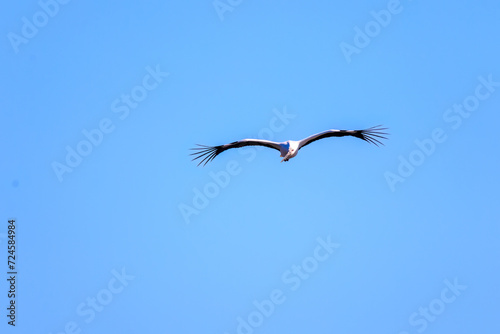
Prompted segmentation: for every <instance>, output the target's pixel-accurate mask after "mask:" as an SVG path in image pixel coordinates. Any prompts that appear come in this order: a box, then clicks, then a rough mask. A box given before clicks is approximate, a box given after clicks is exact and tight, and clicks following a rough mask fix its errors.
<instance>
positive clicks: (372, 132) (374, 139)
mask: <svg viewBox="0 0 500 334" xmlns="http://www.w3.org/2000/svg"><path fill="white" fill-rule="evenodd" d="M384 130H387V128H382V127H381V126H380V125H377V126H373V127H371V128H368V129H365V130H334V129H332V130H327V131H324V132H321V133H317V134H315V135H312V136H309V137H307V138H304V139H302V140H301V141H300V142H299V150H300V149H301V148H302V147H304V146H306V145H309V144H310V143H312V142H314V141H316V140H320V139H323V138H328V137H344V136H353V137H356V138H359V139H363V140H364V141H367V142H369V143H372V144H375V145H376V146H379V145H384V144H383V143H382V142H381V141H380V140H381V139H387V138H386V137H384V136H385V135H387V133H385V132H384Z"/></svg>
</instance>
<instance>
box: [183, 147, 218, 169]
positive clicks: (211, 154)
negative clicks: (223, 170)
mask: <svg viewBox="0 0 500 334" xmlns="http://www.w3.org/2000/svg"><path fill="white" fill-rule="evenodd" d="M196 145H198V146H199V147H194V148H190V150H197V151H196V152H193V153H190V154H189V155H194V156H195V157H194V158H193V159H191V161H194V160H197V159H201V160H200V162H199V163H198V165H197V166H200V165H201V164H203V166H205V165H206V164H207V163H209V162H210V161H212V160H213V159H214V158H215V157H216V156H217V155H218V154H219V153H221V152H222V150H221V146H206V145H200V144H196Z"/></svg>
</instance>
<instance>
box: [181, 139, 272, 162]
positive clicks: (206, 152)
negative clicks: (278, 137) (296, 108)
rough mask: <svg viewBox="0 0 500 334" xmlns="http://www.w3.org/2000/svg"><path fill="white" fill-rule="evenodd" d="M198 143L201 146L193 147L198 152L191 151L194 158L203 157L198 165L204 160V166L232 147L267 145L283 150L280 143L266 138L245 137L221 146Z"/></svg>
mask: <svg viewBox="0 0 500 334" xmlns="http://www.w3.org/2000/svg"><path fill="white" fill-rule="evenodd" d="M197 145H198V146H199V147H195V148H192V150H197V152H194V153H191V155H194V156H195V157H194V158H193V160H196V159H200V158H203V159H202V160H201V161H200V163H198V166H199V165H201V164H202V163H203V162H205V163H204V164H203V166H205V165H206V164H207V163H208V162H210V161H212V160H213V159H214V158H215V157H216V156H218V155H219V154H221V153H222V152H224V151H225V150H229V149H231V148H238V147H244V146H265V147H269V148H274V149H276V150H278V151H281V150H280V147H281V146H280V143H277V142H274V141H270V140H264V139H243V140H239V141H235V142H232V143H230V144H226V145H219V146H205V145H200V144H197Z"/></svg>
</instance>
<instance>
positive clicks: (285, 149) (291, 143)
mask: <svg viewBox="0 0 500 334" xmlns="http://www.w3.org/2000/svg"><path fill="white" fill-rule="evenodd" d="M299 149H300V141H295V140H287V141H286V142H284V143H280V153H281V155H280V157H282V158H283V160H281V162H283V161H288V160H289V159H291V158H293V157H295V156H296V155H297V153H299Z"/></svg>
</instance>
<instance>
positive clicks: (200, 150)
mask: <svg viewBox="0 0 500 334" xmlns="http://www.w3.org/2000/svg"><path fill="white" fill-rule="evenodd" d="M384 130H387V128H382V127H381V126H380V125H377V126H374V127H371V128H368V129H365V130H327V131H324V132H321V133H317V134H315V135H312V136H309V137H307V138H304V139H302V140H300V141H291V140H289V141H286V142H283V143H278V142H274V141H270V140H264V139H243V140H239V141H235V142H232V143H230V144H226V145H219V146H205V145H199V144H198V146H199V147H196V148H192V150H195V151H196V152H194V153H191V155H194V158H193V160H197V159H201V160H200V162H199V163H198V166H199V165H201V164H203V165H206V164H207V163H208V162H210V161H212V160H213V159H214V158H215V157H216V156H217V155H219V154H221V153H222V152H224V151H226V150H229V149H232V148H238V147H244V146H265V147H269V148H274V149H275V150H278V151H280V153H281V156H282V157H285V159H283V160H284V161H288V160H289V159H291V158H293V157H294V156H296V155H297V151H298V150H300V149H301V148H302V147H304V146H307V145H309V144H310V143H312V142H314V141H316V140H320V139H323V138H328V137H344V136H353V137H356V138H359V139H363V140H364V141H366V142H368V143H372V144H374V145H376V146H379V145H384V144H383V143H382V142H381V140H382V139H387V138H386V137H385V135H387V133H386V132H384ZM283 160H282V161H283Z"/></svg>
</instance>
